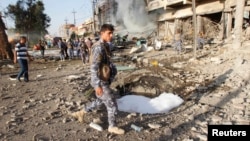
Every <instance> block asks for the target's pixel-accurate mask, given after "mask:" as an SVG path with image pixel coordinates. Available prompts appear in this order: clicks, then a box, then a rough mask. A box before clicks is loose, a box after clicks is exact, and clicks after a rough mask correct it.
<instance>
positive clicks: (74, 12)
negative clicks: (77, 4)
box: [72, 9, 76, 26]
mask: <svg viewBox="0 0 250 141" xmlns="http://www.w3.org/2000/svg"><path fill="white" fill-rule="evenodd" d="M72 13H73V15H74V25H75V26H76V17H75V14H76V11H75V10H74V9H73V12H72Z"/></svg>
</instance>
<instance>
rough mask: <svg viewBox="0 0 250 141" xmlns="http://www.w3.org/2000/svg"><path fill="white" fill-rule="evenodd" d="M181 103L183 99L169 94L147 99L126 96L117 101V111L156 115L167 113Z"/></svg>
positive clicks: (137, 96)
mask: <svg viewBox="0 0 250 141" xmlns="http://www.w3.org/2000/svg"><path fill="white" fill-rule="evenodd" d="M182 103H183V99H182V98H180V97H179V96H178V95H174V94H171V93H165V92H164V93H162V94H161V95H159V96H158V97H155V98H152V99H151V98H148V97H145V96H139V95H126V96H123V97H122V98H120V99H117V104H118V110H119V111H123V112H129V113H134V112H135V113H142V114H156V113H167V112H169V111H170V110H171V109H173V108H175V107H178V106H179V105H181V104H182Z"/></svg>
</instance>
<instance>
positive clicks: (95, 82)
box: [90, 40, 117, 88]
mask: <svg viewBox="0 0 250 141" xmlns="http://www.w3.org/2000/svg"><path fill="white" fill-rule="evenodd" d="M105 48H106V49H105ZM110 58H111V51H110V47H109V44H107V43H103V42H102V41H101V40H99V41H97V42H96V43H95V44H94V45H93V46H92V47H91V58H90V60H91V61H90V63H91V65H90V71H91V86H92V87H94V88H96V87H98V86H103V85H109V84H110V83H111V82H112V81H113V80H114V78H115V76H116V74H117V69H116V66H115V65H114V64H113V63H112V62H111V60H110ZM102 63H106V64H109V66H110V69H111V74H110V78H109V81H103V80H101V79H100V78H99V76H98V69H99V66H100V65H101V64H102Z"/></svg>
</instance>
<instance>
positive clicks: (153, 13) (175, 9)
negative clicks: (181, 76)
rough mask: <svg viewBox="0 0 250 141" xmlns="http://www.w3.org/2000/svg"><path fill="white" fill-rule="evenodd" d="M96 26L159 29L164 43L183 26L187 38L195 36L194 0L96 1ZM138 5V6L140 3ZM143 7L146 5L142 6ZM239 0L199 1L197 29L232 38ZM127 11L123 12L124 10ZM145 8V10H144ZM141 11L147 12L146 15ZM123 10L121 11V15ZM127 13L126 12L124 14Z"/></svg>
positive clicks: (132, 30)
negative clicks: (105, 24) (108, 24)
mask: <svg viewBox="0 0 250 141" xmlns="http://www.w3.org/2000/svg"><path fill="white" fill-rule="evenodd" d="M93 4H94V5H93V6H94V9H95V10H94V17H95V29H96V31H98V30H99V28H100V26H101V25H102V24H103V23H112V24H114V25H115V26H116V29H117V30H124V28H125V30H126V31H124V34H125V33H126V32H129V33H131V34H134V35H136V34H143V33H145V32H146V31H147V30H148V31H149V32H148V33H152V31H156V32H157V36H158V37H159V38H160V39H162V40H164V41H165V42H170V41H172V39H173V35H174V34H175V32H176V30H177V29H180V30H181V32H182V34H183V36H184V39H186V40H187V41H191V40H192V38H193V31H194V30H193V24H192V23H193V20H192V16H193V10H192V1H191V0H140V1H138V0H131V1H125V2H124V1H122V0H93ZM138 5H139V6H138ZM249 5H250V1H249V0H246V4H245V11H244V20H245V23H248V21H249V9H250V8H249ZM142 7H143V8H142ZM235 7H236V0H196V15H197V32H202V33H203V34H204V35H205V36H206V37H207V38H216V39H219V40H222V39H225V38H228V37H231V36H232V34H233V29H234V19H235V17H234V16H235V11H236V8H235ZM125 8H126V9H127V11H122V9H125ZM128 9H129V11H128ZM144 9H145V11H144ZM140 12H144V14H145V15H138V13H139V14H141V13H140ZM121 13H122V14H121ZM125 14H126V15H125Z"/></svg>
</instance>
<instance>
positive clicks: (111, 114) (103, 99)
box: [85, 85, 117, 127]
mask: <svg viewBox="0 0 250 141" xmlns="http://www.w3.org/2000/svg"><path fill="white" fill-rule="evenodd" d="M102 89H103V95H102V96H98V95H96V97H97V99H96V100H94V101H92V102H91V103H89V104H87V105H86V106H85V110H86V111H87V112H90V111H92V110H93V109H95V108H97V107H99V106H101V105H102V104H104V105H105V107H106V108H107V112H108V122H109V126H110V127H112V126H115V122H116V121H115V120H116V118H115V116H116V115H117V103H116V100H115V98H114V95H113V94H112V93H111V89H110V88H109V86H108V85H104V86H102Z"/></svg>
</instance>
